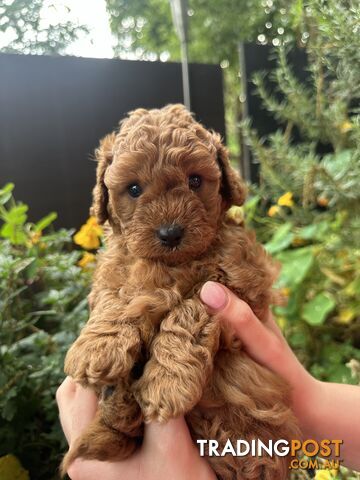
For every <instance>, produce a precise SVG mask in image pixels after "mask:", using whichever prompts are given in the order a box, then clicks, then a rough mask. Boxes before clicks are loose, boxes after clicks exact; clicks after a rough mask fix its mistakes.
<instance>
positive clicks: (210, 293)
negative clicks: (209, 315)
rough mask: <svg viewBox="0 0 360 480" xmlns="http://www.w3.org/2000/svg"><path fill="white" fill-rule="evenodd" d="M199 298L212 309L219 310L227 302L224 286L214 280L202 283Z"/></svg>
mask: <svg viewBox="0 0 360 480" xmlns="http://www.w3.org/2000/svg"><path fill="white" fill-rule="evenodd" d="M200 298H201V300H202V302H203V303H205V305H207V306H208V307H210V308H211V309H212V310H221V309H223V308H224V307H225V305H226V304H227V300H228V296H227V293H226V291H225V290H224V288H223V287H222V286H221V285H219V284H218V283H215V282H206V283H204V285H203V287H202V289H201V291H200Z"/></svg>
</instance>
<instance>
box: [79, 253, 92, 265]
mask: <svg viewBox="0 0 360 480" xmlns="http://www.w3.org/2000/svg"><path fill="white" fill-rule="evenodd" d="M95 259H96V257H95V255H94V254H93V253H90V252H84V255H83V256H82V257H81V258H80V260H79V261H78V265H79V267H81V268H86V267H87V266H88V265H89V263H95Z"/></svg>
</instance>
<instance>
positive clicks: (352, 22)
mask: <svg viewBox="0 0 360 480" xmlns="http://www.w3.org/2000/svg"><path fill="white" fill-rule="evenodd" d="M60 3H62V2H49V1H46V0H29V1H25V0H6V1H4V2H2V4H1V6H0V33H1V32H2V33H4V32H5V33H6V32H7V35H6V36H5V37H4V35H3V36H2V37H1V36H0V42H2V44H1V45H2V47H1V51H3V52H16V53H20V54H24V53H25V54H31V53H35V54H65V53H67V52H68V50H67V49H68V48H69V45H70V46H71V44H72V43H73V42H74V41H75V40H76V39H81V38H85V37H86V36H87V35H90V33H91V32H89V28H88V27H87V26H86V25H82V24H81V23H79V22H75V21H74V20H73V19H72V17H71V16H70V13H71V12H70V10H69V18H71V20H68V21H65V22H64V21H63V22H61V23H57V22H56V15H55V16H54V19H55V20H54V21H51V22H47V23H46V22H45V23H44V22H43V21H42V12H43V11H44V10H43V9H48V8H55V10H56V8H59V5H60ZM51 5H53V7H51ZM106 6H107V11H108V14H109V22H110V27H111V31H112V34H113V39H114V45H113V53H114V56H115V57H120V58H137V59H142V60H154V59H157V58H161V59H162V60H163V61H168V60H179V58H180V49H179V42H178V39H177V37H176V35H175V33H174V29H173V26H172V20H171V11H170V7H169V4H168V2H167V1H166V0H149V1H143V0H132V1H130V0H107V2H106ZM187 14H188V21H189V37H190V43H189V57H190V61H194V62H195V61H196V62H209V63H218V64H220V65H221V66H222V68H223V72H224V80H225V82H224V84H225V92H224V94H225V105H226V123H227V139H228V146H229V148H230V152H231V155H232V160H233V162H234V165H237V164H238V163H239V159H240V158H241V155H242V154H243V152H244V145H245V144H246V145H248V146H249V148H250V150H251V155H252V159H253V161H254V162H258V164H259V178H258V182H257V183H254V184H253V185H251V186H250V193H251V195H250V196H249V199H248V201H247V203H246V205H245V207H244V208H243V209H240V210H239V209H237V210H233V211H232V214H233V215H234V216H235V217H236V218H239V221H242V219H243V218H245V222H246V223H247V225H248V226H249V227H252V228H254V229H255V230H256V232H257V235H258V238H259V240H260V241H262V242H263V243H264V244H265V245H266V248H267V250H268V251H269V252H270V253H271V254H272V255H273V256H274V257H275V258H277V259H278V260H279V261H280V262H281V263H282V272H281V275H280V278H279V281H278V287H279V288H280V289H281V290H282V293H283V294H284V295H285V296H286V297H287V298H288V303H287V305H286V306H284V307H277V308H276V309H275V313H276V318H277V321H278V323H279V325H280V327H281V328H282V330H283V332H284V334H285V335H286V337H287V339H288V341H289V342H290V344H291V346H292V348H293V349H294V350H295V351H296V353H297V355H298V356H299V358H300V359H301V361H302V362H303V363H304V364H305V366H306V368H307V369H309V371H310V372H311V373H312V374H313V375H314V376H316V377H317V378H320V379H322V380H328V381H335V382H345V383H354V384H355V383H359V381H360V363H359V362H360V248H359V237H360V189H359V184H360V158H359V157H360V148H359V147H360V110H359V105H360V103H359V101H360V98H359V97H360V6H359V4H358V2H357V1H351V0H288V1H286V0H261V1H260V0H241V1H240V0H222V1H215V0H209V1H207V2H205V1H203V0H189V2H188V11H187ZM9 29H10V30H9ZM9 32H10V33H11V35H9ZM6 38H7V39H8V41H7V42H6V41H5V40H4V39H6ZM9 38H10V40H9ZM240 42H248V43H258V44H263V45H271V46H272V47H273V48H272V54H271V55H272V56H273V58H274V61H275V63H276V67H275V68H274V69H273V70H272V72H270V73H266V72H264V73H258V74H257V75H256V76H255V77H254V78H253V82H254V85H255V86H256V89H257V93H258V95H260V97H261V99H262V101H263V105H264V108H265V109H266V110H267V112H268V114H269V115H270V116H271V117H272V118H273V119H274V124H276V125H278V126H279V128H278V129H277V130H276V131H275V132H274V133H272V134H269V135H268V136H266V138H259V135H258V133H257V132H256V130H255V129H254V128H253V126H252V123H251V118H250V119H248V118H244V108H243V105H244V96H245V94H246V92H245V91H244V90H243V89H242V88H243V87H242V86H241V70H240V62H239V43H240ZM295 49H301V50H303V51H304V52H305V53H306V58H307V65H308V66H307V67H306V69H307V75H306V79H305V80H302V81H300V80H299V78H298V77H297V76H296V75H295V74H294V69H293V66H292V63H291V62H289V61H288V58H289V56H291V53H292V52H293V51H294V50H295ZM275 121H276V122H275ZM14 193H15V196H16V186H15V190H13V185H11V184H8V185H6V186H4V187H3V188H2V190H1V192H0V219H1V226H0V324H1V329H0V456H2V458H0V478H1V479H6V480H7V479H14V478H23V479H27V478H29V477H30V478H32V479H39V480H45V479H46V480H49V479H55V478H57V473H56V471H57V466H58V463H59V459H60V456H61V452H63V451H64V450H65V447H66V446H65V441H64V439H63V436H62V433H61V430H60V426H59V422H58V413H57V409H56V406H55V403H54V395H55V390H56V388H57V386H58V385H59V383H60V382H61V380H62V378H63V371H62V363H63V357H64V354H65V352H66V350H67V348H68V346H69V344H70V343H71V342H72V341H73V340H74V338H75V336H76V335H77V333H78V331H79V328H80V327H81V325H83V323H84V322H85V321H86V319H87V315H88V312H87V299H86V296H87V293H88V291H89V285H90V278H91V272H92V270H93V268H94V265H95V256H94V254H95V253H96V250H97V249H98V248H101V233H102V232H101V229H100V228H99V227H98V226H97V225H96V223H95V221H94V219H92V218H90V219H88V220H87V219H84V226H83V227H82V228H81V229H80V231H79V232H77V233H75V231H71V230H64V229H60V230H56V229H54V228H53V227H52V222H53V221H54V219H55V218H56V213H51V212H49V215H48V216H47V217H45V218H43V219H40V220H39V221H38V223H29V222H28V221H27V211H28V206H27V205H24V204H22V203H21V202H20V201H17V200H15V199H14ZM19 200H21V199H19ZM29 208H30V209H31V205H29ZM314 408H321V405H315V406H314ZM21 465H22V466H21ZM26 471H28V472H29V473H27V472H26ZM16 475H18V476H16ZM297 475H298V477H297V478H313V477H314V476H315V478H317V479H318V480H320V479H330V478H349V479H355V478H357V479H358V478H360V477H359V475H358V474H356V473H355V472H349V471H348V470H346V469H341V471H339V472H329V471H328V472H320V471H319V472H312V471H309V472H298V473H297Z"/></svg>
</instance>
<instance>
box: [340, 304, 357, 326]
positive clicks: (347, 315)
mask: <svg viewBox="0 0 360 480" xmlns="http://www.w3.org/2000/svg"><path fill="white" fill-rule="evenodd" d="M355 315H356V312H355V310H353V309H352V308H344V309H343V310H340V312H339V315H338V318H337V320H338V322H339V323H343V324H345V325H347V324H349V323H350V322H351V321H352V320H353V319H354V318H355Z"/></svg>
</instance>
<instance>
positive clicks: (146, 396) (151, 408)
mask: <svg viewBox="0 0 360 480" xmlns="http://www.w3.org/2000/svg"><path fill="white" fill-rule="evenodd" d="M133 389H134V390H133V391H134V396H135V398H136V400H137V402H138V404H139V405H140V408H141V411H142V413H143V416H144V419H145V422H146V423H148V422H151V421H154V420H155V421H158V422H167V421H168V420H169V419H170V418H175V417H178V416H180V415H184V414H185V413H187V412H189V411H190V410H191V409H192V408H193V407H194V405H195V404H196V403H197V401H198V400H199V399H198V394H197V391H196V390H197V389H194V388H193V387H192V386H191V384H189V383H187V382H186V379H182V378H181V377H179V376H177V375H175V374H173V375H172V374H170V373H169V372H168V371H167V370H165V369H164V368H163V367H161V366H160V365H159V364H156V363H155V362H152V361H151V360H150V361H149V362H148V364H147V366H146V368H145V371H144V374H143V376H142V377H141V378H140V379H139V380H137V381H136V382H135V383H134V385H133Z"/></svg>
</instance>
